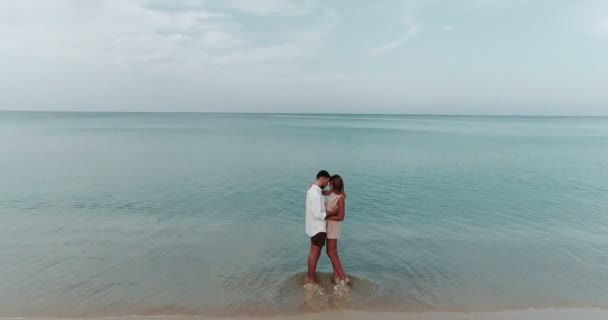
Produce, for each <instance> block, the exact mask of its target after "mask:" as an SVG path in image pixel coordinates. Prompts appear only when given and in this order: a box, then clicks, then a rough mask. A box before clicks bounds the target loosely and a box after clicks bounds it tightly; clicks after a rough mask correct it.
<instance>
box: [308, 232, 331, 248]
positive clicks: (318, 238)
mask: <svg viewBox="0 0 608 320" xmlns="http://www.w3.org/2000/svg"><path fill="white" fill-rule="evenodd" d="M325 240H327V233H325V232H319V233H317V234H315V235H314V236H313V237H312V238H310V243H311V244H313V245H315V246H317V247H323V246H324V245H325Z"/></svg>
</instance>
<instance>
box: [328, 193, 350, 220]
mask: <svg viewBox="0 0 608 320" xmlns="http://www.w3.org/2000/svg"><path fill="white" fill-rule="evenodd" d="M337 207H338V208H337V210H338V214H337V215H335V216H331V217H327V219H328V220H333V221H344V213H345V210H346V208H345V207H346V202H345V201H344V197H340V199H338V205H337Z"/></svg>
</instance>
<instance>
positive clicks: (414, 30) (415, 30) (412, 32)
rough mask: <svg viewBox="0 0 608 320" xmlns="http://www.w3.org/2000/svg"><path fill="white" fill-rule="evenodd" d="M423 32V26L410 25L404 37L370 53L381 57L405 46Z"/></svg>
mask: <svg viewBox="0 0 608 320" xmlns="http://www.w3.org/2000/svg"><path fill="white" fill-rule="evenodd" d="M421 30H422V26H421V25H418V24H415V25H410V26H408V27H407V28H406V31H405V33H404V34H403V35H402V36H400V37H398V38H396V39H393V40H391V41H389V42H386V43H384V44H382V45H380V46H377V47H375V48H373V49H372V50H371V51H370V53H371V54H374V55H379V54H384V53H387V52H389V51H392V50H395V49H397V48H399V47H401V46H402V45H403V44H405V43H406V42H407V41H408V40H409V39H411V38H413V37H415V36H417V35H418V34H419V33H420V31H421Z"/></svg>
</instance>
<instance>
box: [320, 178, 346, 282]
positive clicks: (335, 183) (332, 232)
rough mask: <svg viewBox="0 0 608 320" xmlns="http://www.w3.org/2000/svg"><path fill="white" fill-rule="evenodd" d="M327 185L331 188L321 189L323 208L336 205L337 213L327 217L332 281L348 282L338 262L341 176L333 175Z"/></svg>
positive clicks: (342, 201)
mask: <svg viewBox="0 0 608 320" xmlns="http://www.w3.org/2000/svg"><path fill="white" fill-rule="evenodd" d="M329 186H330V188H331V190H329V191H323V195H325V196H327V200H326V201H325V208H326V210H328V211H331V210H333V209H334V208H336V207H337V208H338V215H336V216H332V217H329V218H327V256H329V259H330V260H331V264H332V266H333V269H334V281H335V282H336V283H340V282H343V283H348V282H349V279H348V278H347V277H346V274H345V273H344V270H343V269H342V263H340V257H339V256H338V238H340V227H341V224H342V221H344V212H345V198H346V194H345V193H344V182H343V181H342V177H340V176H339V175H333V176H332V177H331V178H330V180H329Z"/></svg>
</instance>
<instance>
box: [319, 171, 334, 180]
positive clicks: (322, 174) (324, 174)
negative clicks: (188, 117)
mask: <svg viewBox="0 0 608 320" xmlns="http://www.w3.org/2000/svg"><path fill="white" fill-rule="evenodd" d="M319 178H331V176H330V175H329V172H327V171H325V170H321V171H319V173H317V179H319Z"/></svg>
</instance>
